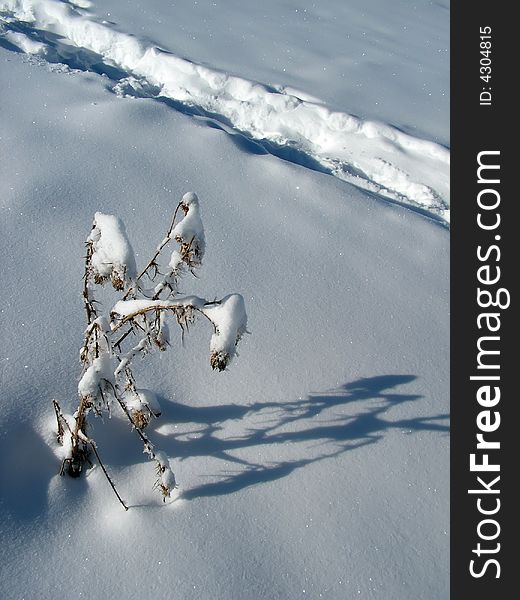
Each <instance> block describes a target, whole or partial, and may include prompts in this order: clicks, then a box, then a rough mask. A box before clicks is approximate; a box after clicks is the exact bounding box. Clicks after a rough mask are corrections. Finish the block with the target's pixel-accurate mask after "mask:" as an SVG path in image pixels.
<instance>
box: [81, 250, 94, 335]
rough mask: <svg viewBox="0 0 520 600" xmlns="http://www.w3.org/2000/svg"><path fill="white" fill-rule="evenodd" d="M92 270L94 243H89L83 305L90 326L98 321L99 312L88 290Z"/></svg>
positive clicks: (84, 276) (84, 277)
mask: <svg viewBox="0 0 520 600" xmlns="http://www.w3.org/2000/svg"><path fill="white" fill-rule="evenodd" d="M91 269H92V242H87V255H86V256H85V274H84V275H83V304H84V305H85V311H86V313H87V323H88V324H89V325H90V324H91V323H92V321H94V320H95V319H97V312H96V309H95V307H94V304H95V300H94V299H93V298H91V297H90V291H89V288H88V282H89V275H90V271H91Z"/></svg>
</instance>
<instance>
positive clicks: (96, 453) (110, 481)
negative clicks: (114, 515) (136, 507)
mask: <svg viewBox="0 0 520 600" xmlns="http://www.w3.org/2000/svg"><path fill="white" fill-rule="evenodd" d="M89 444H90V447H91V448H92V450H93V451H94V454H95V455H96V458H97V459H98V463H99V466H100V467H101V468H102V469H103V473H104V474H105V477H106V478H107V479H108V483H109V484H110V486H111V487H112V489H113V490H114V494H115V495H116V496H117V499H118V500H119V502H121V504H122V505H123V508H124V509H125V510H128V506H127V505H126V504H125V503H124V501H123V499H122V498H121V496H120V495H119V493H118V491H117V490H116V486H115V485H114V482H113V481H112V479H110V475H109V474H108V472H107V470H106V469H105V465H104V464H103V461H102V460H101V458H100V456H99V453H98V451H97V448H96V444H94V442H93V441H92V440H89Z"/></svg>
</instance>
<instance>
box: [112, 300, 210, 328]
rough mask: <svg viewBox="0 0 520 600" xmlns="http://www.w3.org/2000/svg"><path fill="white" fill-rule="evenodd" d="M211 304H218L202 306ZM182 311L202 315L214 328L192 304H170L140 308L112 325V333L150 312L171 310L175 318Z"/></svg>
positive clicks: (203, 313) (207, 304)
mask: <svg viewBox="0 0 520 600" xmlns="http://www.w3.org/2000/svg"><path fill="white" fill-rule="evenodd" d="M211 304H219V302H205V303H204V306H209V305H211ZM184 309H190V310H194V311H196V312H198V313H200V314H201V315H203V316H204V317H206V319H208V321H209V322H210V323H211V324H212V325H213V327H216V325H215V323H213V321H212V320H211V319H210V318H209V317H208V315H207V314H206V313H205V312H204V311H202V310H201V309H200V308H199V307H197V306H194V305H193V304H177V305H175V304H174V305H171V304H162V305H161V304H159V305H154V306H149V307H148V308H142V309H141V310H136V311H135V312H133V313H131V314H129V315H126V316H125V317H123V318H122V319H121V320H120V321H119V322H117V323H115V324H112V333H113V332H115V331H118V330H119V329H121V327H123V325H125V324H126V323H128V322H130V321H132V320H133V319H135V317H138V316H140V315H142V316H145V315H146V314H147V313H150V312H152V311H157V312H159V311H161V310H166V311H168V310H171V311H172V312H173V313H174V314H175V315H176V316H179V315H177V312H178V311H181V310H184Z"/></svg>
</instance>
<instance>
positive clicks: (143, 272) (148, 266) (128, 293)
mask: <svg viewBox="0 0 520 600" xmlns="http://www.w3.org/2000/svg"><path fill="white" fill-rule="evenodd" d="M181 205H182V202H179V204H177V208H176V209H175V212H174V213H173V219H172V222H171V224H170V228H169V229H168V233H167V234H166V236H165V237H164V239H163V241H162V242H161V243H160V245H159V247H158V248H157V250H156V251H155V254H154V255H153V256H152V258H151V259H150V260H149V261H148V264H147V265H146V267H145V268H144V269H143V270H142V271H141V272H140V273H139V275H138V276H137V279H136V280H135V282H136V285H137V283H138V282H139V280H140V279H141V277H143V275H144V274H145V273H146V272H147V271H148V269H150V268H151V267H152V266H154V265H155V264H156V263H155V261H156V260H157V258H158V256H159V254H160V253H161V252H162V250H163V248H164V247H165V246H166V245H167V244H168V243H169V242H170V241H171V239H172V238H171V235H172V231H173V228H174V227H175V219H176V218H177V213H178V212H179V208H180V207H181ZM131 293H132V289H131V288H130V289H129V290H128V291H127V292H126V294H125V295H124V296H123V300H127V299H128V297H129V296H130V295H131Z"/></svg>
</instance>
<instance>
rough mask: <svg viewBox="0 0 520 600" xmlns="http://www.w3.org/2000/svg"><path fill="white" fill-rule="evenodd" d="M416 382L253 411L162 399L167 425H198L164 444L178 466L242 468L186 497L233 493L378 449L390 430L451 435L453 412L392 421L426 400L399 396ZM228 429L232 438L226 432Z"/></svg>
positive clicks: (363, 386) (382, 379) (386, 382)
mask: <svg viewBox="0 0 520 600" xmlns="http://www.w3.org/2000/svg"><path fill="white" fill-rule="evenodd" d="M415 379H416V377H415V376H413V375H381V376H375V377H369V378H363V379H358V380H357V381H353V382H351V383H347V384H345V385H343V386H342V387H341V388H340V389H338V390H335V391H332V392H327V393H323V394H311V395H309V396H308V397H307V398H304V399H299V400H295V401H290V402H259V403H255V404H252V405H248V406H241V405H237V404H226V405H220V406H201V407H195V406H187V405H183V404H178V403H171V402H167V401H163V402H162V405H163V408H164V412H163V417H162V418H161V421H162V420H163V419H164V421H170V422H172V423H176V424H182V423H185V424H191V425H192V426H194V427H195V429H193V428H192V430H191V431H189V432H188V433H184V434H182V433H181V434H179V435H177V434H176V433H169V434H166V435H165V434H163V435H162V436H161V441H160V445H161V447H162V448H164V450H165V451H166V452H167V453H168V454H169V455H170V456H171V457H173V460H174V461H176V460H183V459H188V458H190V459H191V458H194V457H197V456H199V457H212V458H216V459H220V460H222V461H224V462H225V463H229V462H232V463H235V464H236V465H237V470H236V471H235V472H232V473H230V472H229V471H228V472H226V471H223V472H220V473H216V476H217V477H218V478H219V479H218V480H217V481H213V482H211V483H203V484H201V485H197V486H196V487H192V488H191V489H186V490H184V491H182V493H181V495H182V497H183V498H185V499H194V498H198V497H202V496H218V495H224V494H231V493H233V492H236V491H239V490H241V489H244V488H246V487H249V486H252V485H257V484H261V483H265V482H269V481H274V480H276V479H280V478H282V477H286V476H287V475H289V474H291V473H292V472H293V471H295V470H296V469H299V468H302V467H304V466H306V465H308V464H310V463H313V462H317V461H320V460H324V459H327V458H331V457H334V456H337V455H339V454H342V453H344V452H347V451H350V450H354V449H356V448H360V447H362V446H366V445H368V444H373V443H375V442H377V441H378V440H380V439H381V438H382V437H383V436H384V434H385V432H387V431H389V430H401V431H404V432H406V433H413V432H416V431H437V432H440V433H447V432H448V431H449V426H448V424H447V420H448V416H449V415H447V414H439V415H434V416H428V417H424V416H421V417H415V418H408V419H398V420H394V419H392V418H387V417H388V415H387V413H388V411H389V410H390V409H391V408H393V407H395V406H396V405H398V404H402V403H409V402H415V401H417V400H420V399H421V396H419V395H414V394H403V393H397V392H395V391H394V388H396V387H397V386H401V385H404V384H407V383H410V382H412V381H414V380H415ZM358 402H362V405H361V407H360V406H359V405H356V407H355V410H352V408H353V407H352V405H353V404H354V403H358ZM421 412H422V411H421ZM230 422H232V423H233V427H231V428H230V427H229V423H230ZM237 422H238V423H239V427H238V432H237V427H236V425H237ZM229 429H231V430H232V432H231V433H229V432H228V433H226V430H229ZM161 431H164V430H162V429H161V426H158V428H157V432H156V434H157V433H161ZM233 432H234V433H233ZM302 444H303V446H302ZM273 449H274V450H275V451H274V452H273ZM252 450H253V451H252ZM259 451H260V452H261V453H263V454H264V453H265V460H260V461H258V460H252V459H251V458H250V457H249V456H250V455H255V456H258V454H259ZM281 453H283V454H286V455H287V456H288V458H287V459H286V460H269V459H268V455H269V454H275V455H277V456H279V455H280V454H281ZM181 483H182V482H181Z"/></svg>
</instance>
